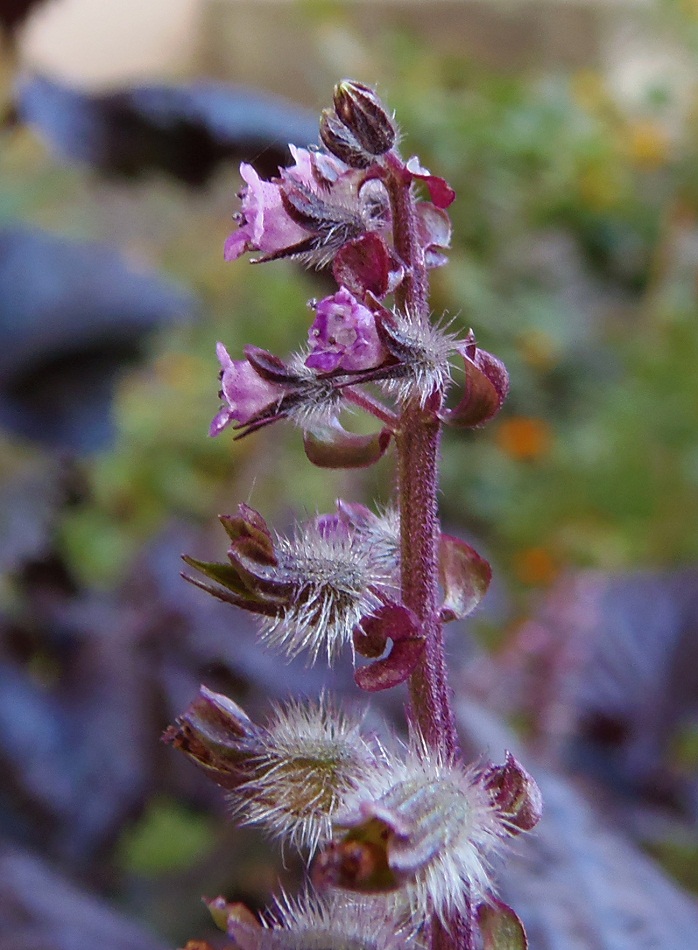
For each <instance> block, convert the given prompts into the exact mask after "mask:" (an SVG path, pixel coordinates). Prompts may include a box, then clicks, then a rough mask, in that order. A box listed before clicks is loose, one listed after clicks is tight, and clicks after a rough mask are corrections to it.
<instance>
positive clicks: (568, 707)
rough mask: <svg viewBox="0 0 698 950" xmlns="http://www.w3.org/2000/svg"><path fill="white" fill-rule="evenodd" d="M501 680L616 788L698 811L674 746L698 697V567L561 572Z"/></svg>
mask: <svg viewBox="0 0 698 950" xmlns="http://www.w3.org/2000/svg"><path fill="white" fill-rule="evenodd" d="M507 662H508V667H509V673H508V674H507V673H506V672H504V671H502V679H503V682H505V683H508V684H509V685H508V686H505V687H504V688H505V689H506V690H507V691H508V692H509V696H510V697H514V696H518V703H519V705H520V707H523V708H524V709H525V710H528V711H530V712H531V713H532V714H533V721H534V724H535V728H536V732H537V734H538V737H539V741H540V742H541V743H543V744H544V745H545V747H546V748H547V749H548V751H549V754H551V755H552V756H554V757H555V758H556V759H557V760H558V761H560V762H562V763H564V764H565V766H567V767H569V766H570V765H571V766H572V767H574V768H575V769H579V770H581V771H584V772H586V773H587V774H591V775H593V776H594V777H595V778H596V779H597V780H598V781H601V782H603V783H604V784H605V785H606V786H608V787H609V788H610V789H612V790H613V791H615V793H616V794H618V795H620V796H622V798H623V799H624V800H627V797H628V795H634V796H635V799H636V802H639V801H641V800H644V801H646V802H649V803H651V804H652V805H653V806H656V805H657V804H659V803H663V804H664V805H665V806H667V805H668V806H671V808H672V809H678V810H679V811H683V812H684V814H685V815H686V816H687V817H693V816H695V805H694V804H693V800H694V792H693V789H695V787H696V777H695V775H693V776H692V775H690V774H689V773H687V772H686V771H685V770H683V771H682V770H681V769H680V768H678V767H677V766H676V765H675V764H674V763H672V761H671V757H670V750H671V748H672V746H673V744H674V740H675V738H676V737H677V735H678V733H679V732H680V730H681V728H682V727H683V726H684V724H685V723H686V721H687V717H688V716H689V715H690V711H691V710H695V709H696V708H698V572H696V571H695V570H693V569H686V570H683V571H677V572H675V573H664V574H660V573H652V572H649V571H646V572H639V573H636V574H632V575H625V576H613V575H611V574H603V573H600V572H598V573H592V572H589V573H586V574H578V575H576V576H573V577H567V578H565V579H563V580H562V581H561V582H560V583H559V584H558V585H557V586H556V587H555V588H554V589H553V590H552V591H551V592H550V594H549V595H548V598H547V600H546V602H545V604H544V606H543V607H542V609H541V610H540V611H539V613H538V615H537V616H536V617H535V619H534V620H532V621H530V622H529V623H528V624H525V625H524V626H523V627H522V628H521V630H520V632H519V635H518V638H517V640H516V641H515V642H514V643H513V644H512V645H511V646H510V648H509V650H508V661H507Z"/></svg>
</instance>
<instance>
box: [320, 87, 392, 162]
mask: <svg viewBox="0 0 698 950" xmlns="http://www.w3.org/2000/svg"><path fill="white" fill-rule="evenodd" d="M334 107H335V111H336V113H337V116H338V117H339V119H340V120H341V122H342V123H343V124H344V125H345V126H346V127H347V129H348V130H349V131H350V132H351V134H352V135H353V136H354V138H355V139H356V141H357V142H358V143H359V145H360V146H361V147H362V148H363V149H364V150H365V151H366V152H368V153H369V155H383V154H384V153H385V152H387V151H389V150H390V149H391V148H392V147H393V145H394V144H395V138H396V129H395V123H394V122H393V119H392V117H391V116H390V115H389V114H388V112H387V111H386V109H385V106H384V105H383V103H382V102H381V100H380V99H379V98H378V96H377V95H376V93H375V92H374V91H373V89H371V87H370V86H365V85H364V84H363V83H360V82H354V81H353V80H351V79H344V80H342V82H340V83H337V85H336V86H335V87H334Z"/></svg>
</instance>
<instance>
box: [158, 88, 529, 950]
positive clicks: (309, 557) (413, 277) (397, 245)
mask: <svg viewBox="0 0 698 950" xmlns="http://www.w3.org/2000/svg"><path fill="white" fill-rule="evenodd" d="M333 102H334V106H333V108H330V109H326V110H325V111H324V112H323V114H322V117H321V121H320V139H321V141H322V144H323V146H324V150H323V149H322V148H320V149H318V148H313V149H307V150H306V149H302V148H297V147H295V146H291V154H292V157H293V164H292V165H291V166H290V167H289V168H285V169H281V170H280V172H279V176H278V178H273V179H271V180H270V181H263V180H261V179H260V178H259V176H258V175H257V173H256V171H255V170H254V169H253V168H252V167H251V166H250V165H243V166H242V167H241V174H242V177H243V180H244V182H245V186H244V187H243V189H242V191H241V193H240V198H241V201H242V210H241V211H240V212H238V213H237V214H236V216H235V220H236V223H237V229H236V230H235V231H234V232H233V234H232V235H231V236H230V237H229V238H228V241H227V242H226V246H225V257H226V259H227V260H235V259H237V258H238V257H240V256H241V255H242V254H244V253H245V252H253V253H258V254H259V255H260V256H258V257H256V258H255V259H254V262H256V263H262V262H269V261H274V260H278V259H280V258H285V257H288V258H294V259H297V260H300V261H302V262H303V263H306V264H310V265H313V266H316V267H323V268H328V269H331V271H332V274H333V276H334V278H335V280H336V282H337V285H338V287H337V290H336V291H335V292H334V293H333V294H331V295H329V296H327V297H325V298H324V299H323V300H321V301H319V302H318V301H312V302H311V309H312V310H313V312H314V314H315V317H314V321H313V323H312V325H311V326H310V328H309V331H308V343H307V347H306V348H305V349H303V350H300V351H299V352H297V353H294V354H292V355H291V356H290V357H286V358H284V359H282V358H280V357H278V356H275V355H274V354H271V353H267V352H266V351H264V350H261V349H259V348H257V347H255V346H251V345H248V346H246V347H245V349H244V359H240V360H234V359H232V358H231V357H230V355H229V354H228V351H227V350H226V348H225V347H224V346H223V344H219V345H218V359H219V362H220V367H221V368H220V374H219V375H220V392H219V395H220V399H221V408H220V410H219V411H218V413H217V414H216V416H215V417H214V420H213V423H212V424H211V429H210V434H211V435H212V436H218V435H219V434H220V433H222V432H223V431H224V430H225V429H226V428H228V427H230V428H232V429H233V430H234V431H235V432H236V438H240V437H242V436H247V435H249V434H251V433H253V432H255V431H256V430H257V429H259V428H261V427H262V426H266V425H271V424H274V423H276V422H278V421H280V420H288V421H290V422H292V423H294V424H295V425H296V426H297V427H299V428H300V429H301V430H302V432H303V444H304V447H305V450H306V455H307V457H308V459H309V461H310V462H311V463H312V464H315V465H318V466H320V467H323V468H346V467H362V466H366V465H371V464H373V463H374V462H376V461H378V459H379V458H381V457H382V456H383V455H384V454H385V453H386V452H387V451H388V450H389V449H390V447H391V446H392V445H394V451H395V468H396V492H395V494H396V498H395V502H394V507H393V508H388V509H385V510H383V511H382V512H379V513H374V512H372V511H371V510H370V509H369V508H366V507H364V506H363V505H360V504H357V503H352V502H347V501H344V500H339V501H338V502H337V508H336V511H335V512H333V513H328V514H323V515H316V516H315V517H313V518H311V519H309V520H308V521H306V522H304V523H300V524H298V525H297V527H296V530H295V532H294V533H293V534H292V535H291V536H282V535H279V534H276V533H275V532H273V530H272V529H271V528H270V527H269V526H268V525H267V523H266V521H265V520H264V518H263V516H262V515H261V514H260V513H259V512H257V511H255V510H254V509H252V508H250V507H249V506H248V505H240V506H239V508H238V513H237V514H235V515H224V516H222V517H221V523H222V525H223V527H224V529H225V531H226V533H227V535H228V538H229V542H230V546H229V549H228V559H227V561H223V562H206V561H201V560H198V559H196V558H193V557H185V562H186V563H187V565H188V566H189V567H190V568H191V569H192V570H193V571H194V572H195V575H194V576H189V577H188V579H189V580H191V581H192V582H193V583H194V584H196V585H197V586H198V587H200V588H202V589H203V590H205V591H207V592H209V593H211V594H213V595H214V596H215V597H218V598H219V599H220V600H223V601H225V602H227V603H229V604H231V605H233V606H235V607H237V608H239V609H243V610H247V611H249V612H251V613H253V614H254V615H255V616H256V618H257V621H258V624H259V633H260V645H261V647H266V648H270V649H275V650H277V651H279V652H282V653H284V654H286V655H287V656H289V657H294V656H297V655H299V654H304V655H305V656H306V657H307V658H308V660H309V662H311V663H315V662H319V661H322V660H325V661H326V662H327V663H335V662H339V661H340V660H341V659H342V658H343V657H344V656H346V654H347V648H350V650H351V653H352V654H353V657H354V661H355V664H356V669H355V673H354V679H355V682H356V684H357V686H358V687H359V688H360V689H362V690H364V691H366V692H375V691H379V690H384V689H389V688H392V687H394V686H397V685H399V684H401V683H407V684H408V688H409V696H410V706H409V709H408V715H407V725H408V729H409V735H410V742H409V747H408V748H407V749H403V752H402V753H401V754H399V755H398V754H395V752H393V751H389V750H388V749H386V748H384V747H383V746H382V745H381V744H380V743H378V742H377V741H376V740H375V739H372V738H371V737H366V736H364V735H362V733H361V723H360V721H358V720H357V721H355V720H353V719H351V718H348V717H346V716H345V715H343V714H342V712H341V710H340V709H339V708H338V706H336V705H335V704H334V703H333V702H332V701H330V699H328V698H327V697H326V696H325V695H323V696H321V697H320V700H319V702H317V703H313V702H312V701H309V700H308V701H301V700H290V701H289V703H288V704H287V706H286V707H285V708H283V709H282V708H280V707H279V708H275V709H274V710H273V711H272V713H271V715H270V718H269V719H268V721H267V722H266V723H265V724H263V725H257V724H255V723H253V722H252V721H251V720H249V719H248V718H247V717H246V715H245V713H244V711H243V710H241V709H240V708H239V707H238V706H237V705H236V704H234V703H233V702H232V701H230V700H227V699H226V698H225V697H219V696H217V695H216V694H214V693H212V692H211V691H210V690H207V689H206V688H205V687H204V688H202V692H201V693H200V695H199V697H198V698H196V699H195V700H194V702H193V704H192V706H191V707H190V708H189V710H187V711H186V712H185V713H184V714H183V715H182V716H180V717H179V718H178V720H177V722H176V723H175V725H174V726H172V727H170V729H169V730H168V731H167V733H166V734H165V738H166V739H167V741H169V742H171V743H172V744H173V745H174V746H175V747H177V748H179V749H181V750H182V751H184V752H185V753H186V754H187V755H188V756H189V758H190V759H191V760H192V761H194V762H195V764H197V765H198V766H199V767H200V768H202V769H203V770H204V771H205V772H206V773H207V774H208V775H209V776H211V777H212V778H213V779H214V781H217V782H218V783H219V784H220V785H222V786H223V787H224V788H227V789H228V790H229V793H230V795H231V803H232V805H233V808H234V812H235V816H236V817H237V818H238V819H239V820H240V821H241V822H243V823H248V824H255V825H259V826H261V827H262V828H265V829H266V830H267V832H268V833H270V834H272V835H273V836H275V837H278V838H282V839H284V840H285V841H286V842H287V843H289V844H291V845H292V846H295V847H297V848H299V849H300V850H304V851H306V853H308V855H309V858H312V856H313V854H315V857H314V858H313V859H312V864H311V869H310V870H311V879H312V881H313V883H314V885H315V888H316V891H317V894H310V895H306V896H305V897H303V898H302V899H301V900H300V901H299V902H298V903H295V904H294V903H288V900H287V901H286V904H285V905H284V908H285V909H282V911H281V912H278V911H277V913H276V915H275V916H274V915H272V916H271V917H267V918H265V919H264V920H263V921H262V922H258V920H257V918H255V917H254V915H252V914H250V912H249V911H247V910H246V909H245V908H244V907H242V905H237V904H229V903H228V902H227V901H226V900H225V899H224V898H217V899H215V900H213V901H210V902H209V907H210V908H211V910H212V913H213V916H214V919H215V920H216V922H217V923H218V924H219V925H220V926H221V927H222V928H223V929H225V930H227V933H228V935H229V936H230V937H231V938H232V939H233V941H234V946H235V947H238V948H239V947H242V948H243V950H266V948H269V950H272V948H273V950H294V948H298V947H300V946H301V945H303V946H311V945H312V946H320V945H322V946H323V947H327V948H328V950H332V948H337V950H475V947H476V946H479V945H480V937H481V936H482V935H483V934H484V933H485V930H483V928H486V929H487V934H488V938H487V939H488V940H490V936H489V935H491V934H492V933H496V932H497V926H498V917H497V915H499V914H502V915H505V916H506V920H507V926H510V927H511V926H513V927H517V926H520V922H519V921H518V918H517V917H516V915H515V914H514V912H513V911H512V910H511V909H510V908H507V907H506V905H504V904H502V903H501V902H496V901H495V898H494V897H493V884H492V880H491V875H490V864H491V858H492V856H493V855H494V854H496V853H498V852H499V851H500V850H501V848H502V845H503V843H504V842H505V840H506V839H507V838H509V837H511V836H513V835H515V834H519V833H521V832H523V831H528V830H530V829H531V828H532V827H533V826H534V825H535V824H536V822H537V820H538V818H539V816H540V807H541V802H540V794H539V792H538V790H537V787H536V785H535V782H534V781H533V779H532V778H531V776H530V775H529V774H528V773H527V772H526V771H525V770H524V769H523V768H522V767H521V766H520V765H519V763H518V762H517V761H516V759H514V757H513V756H511V755H510V754H508V755H507V760H506V762H505V763H504V764H503V765H494V764H489V765H487V766H484V767H483V766H477V767H474V766H467V765H466V764H465V763H464V762H463V757H462V752H461V749H460V745H459V739H458V733H457V728H456V721H455V716H454V712H453V707H452V703H451V692H450V688H449V685H448V672H447V666H446V656H445V649H444V625H445V624H446V623H448V622H449V621H450V620H454V619H462V618H463V617H465V616H467V615H468V614H469V613H471V612H472V610H474V609H475V608H476V607H477V605H478V603H479V601H480V599H481V598H482V597H483V596H484V594H485V593H486V591H487V587H488V585H489V582H490V577H491V570H490V567H489V565H488V564H487V562H486V561H485V560H484V558H482V557H481V556H480V555H478V554H477V552H476V551H475V550H474V549H473V548H471V547H470V545H468V544H466V543H465V542H464V541H461V540H460V539H458V538H456V537H453V536H451V535H447V534H444V533H442V531H441V526H440V523H439V516H438V472H439V452H440V443H441V434H442V428H443V426H444V425H445V424H448V425H453V426H456V427H461V428H473V427H479V426H481V425H484V424H485V423H486V422H488V421H489V420H490V419H492V418H493V417H494V416H495V415H496V414H497V413H498V412H499V410H500V408H501V406H502V403H503V402H504V399H505V397H506V394H507V391H508V376H507V373H506V370H505V368H504V366H503V364H502V363H501V362H500V361H499V360H497V359H496V357H494V356H492V355H491V354H489V353H486V352H485V351H483V350H480V349H479V348H478V346H477V343H476V340H475V337H474V335H473V333H472V331H471V332H470V333H468V334H467V336H465V337H464V338H463V339H458V338H457V337H456V336H453V335H451V334H449V333H447V332H446V331H445V329H444V328H443V326H442V324H441V323H440V321H438V320H436V321H433V320H432V317H431V314H430V310H429V271H430V269H432V268H433V267H440V266H442V265H443V264H444V263H446V258H445V257H444V254H443V251H444V250H445V248H446V247H447V246H448V243H449V239H450V221H449V218H448V215H447V213H446V209H447V208H448V206H449V205H450V204H451V202H452V201H453V199H454V197H455V194H454V192H453V190H452V189H451V188H450V186H449V185H448V184H447V182H445V181H444V180H443V179H442V178H439V177H438V176H435V175H432V174H431V173H430V172H429V171H428V170H427V169H425V168H423V167H422V165H421V164H420V163H419V161H418V159H417V158H410V159H409V160H408V161H405V160H404V159H403V158H402V157H401V155H400V153H399V150H398V145H399V133H398V128H397V125H396V124H395V120H394V118H393V116H392V115H390V114H389V113H388V112H387V111H386V109H385V106H384V105H383V103H382V102H381V100H380V99H379V97H378V96H377V95H376V93H375V92H374V91H373V90H372V89H371V88H370V87H369V86H366V85H364V84H363V83H357V82H353V81H350V80H343V81H342V82H340V83H339V84H338V85H337V86H336V87H335V90H334V97H333ZM424 191H426V192H427V193H428V197H429V200H423V196H422V197H420V193H423V192H424ZM391 298H392V307H391V306H390V299H391ZM457 356H460V357H461V359H462V361H463V364H464V366H465V372H466V379H465V384H464V386H463V391H462V393H461V395H460V398H459V399H458V400H457V401H456V405H455V407H454V408H453V409H446V408H445V397H446V393H447V390H448V389H449V388H450V387H451V385H452V378H451V361H452V359H454V358H456V357H457ZM367 387H370V388H367ZM376 387H378V388H379V389H380V390H382V396H381V398H378V396H377V395H376V392H375V389H376ZM384 400H386V401H384ZM347 407H349V408H352V409H354V410H357V409H358V410H361V411H363V412H365V413H366V414H368V415H369V416H370V417H371V418H373V419H374V421H375V420H377V421H378V422H379V423H381V425H382V428H381V429H380V430H379V431H378V432H376V433H375V434H373V435H359V434H355V433H352V432H350V431H348V430H346V429H345V428H344V427H343V426H342V424H341V422H340V415H341V413H342V411H343V409H345V408H347ZM396 509H397V517H396V516H395V510H396ZM196 575H201V576H196ZM202 577H203V579H202ZM357 657H358V658H360V661H359V662H358V663H357V662H356V661H357ZM363 661H367V662H363ZM277 906H279V905H277ZM483 908H486V910H483ZM342 921H345V922H350V923H342ZM347 928H349V929H347ZM478 928H480V933H478ZM521 933H522V934H523V930H522V929H521ZM490 944H491V940H490V943H488V946H490ZM492 947H493V950H497V945H496V943H495V944H492Z"/></svg>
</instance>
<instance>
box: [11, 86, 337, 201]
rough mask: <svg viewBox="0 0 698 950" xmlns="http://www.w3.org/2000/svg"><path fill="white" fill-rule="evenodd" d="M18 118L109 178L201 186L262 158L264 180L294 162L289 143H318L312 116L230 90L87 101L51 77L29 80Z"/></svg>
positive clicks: (185, 89)
mask: <svg viewBox="0 0 698 950" xmlns="http://www.w3.org/2000/svg"><path fill="white" fill-rule="evenodd" d="M16 107H17V112H18V114H19V116H20V118H21V119H22V120H23V121H25V122H27V123H28V124H29V125H31V126H33V127H34V128H35V129H36V130H37V132H39V134H40V135H42V136H43V137H44V138H45V139H46V141H47V142H48V143H49V145H50V146H51V147H52V148H53V150H54V151H55V152H56V153H57V154H58V155H59V156H60V157H61V158H63V159H66V160H67V161H72V162H79V163H81V164H87V165H90V166H91V167H93V168H97V169H99V170H100V171H101V172H104V173H105V174H111V175H138V174H142V173H143V172H145V171H147V170H149V169H153V168H156V169H159V170H162V171H165V172H167V173H168V174H170V175H173V176H174V177H176V178H178V179H180V180H181V181H183V182H185V183H187V184H189V185H201V184H203V183H204V182H206V180H207V179H208V178H209V177H210V175H211V174H212V172H213V171H214V169H215V168H216V166H217V165H218V163H219V162H221V161H233V160H235V159H241V158H243V159H247V160H251V159H259V161H256V165H257V168H258V170H259V171H260V173H262V174H276V173H277V171H278V167H279V165H283V164H286V162H287V161H288V152H287V144H288V143H289V142H294V143H297V144H299V145H306V144H308V143H312V142H315V141H317V136H318V125H317V118H316V117H315V115H314V114H313V113H311V112H307V111H306V110H305V109H303V108H301V107H299V106H297V105H294V104H293V103H290V102H287V101H286V100H284V99H280V98H276V97H274V96H270V95H268V94H265V93H260V92H256V91H253V90H250V89H245V88H240V87H234V86H230V85H226V84H225V83H217V82H213V81H200V82H193V83H189V84H186V85H185V84H182V85H169V86H164V85H162V86H142V87H137V88H135V89H131V90H128V91H121V92H111V93H101V94H93V95H90V94H87V93H82V92H79V91H78V90H76V89H73V88H71V87H69V86H65V85H62V84H60V83H58V82H55V81H53V80H50V79H48V78H46V77H43V76H35V77H30V78H27V79H25V80H24V81H23V82H22V83H21V84H20V86H19V88H18V91H17V103H16Z"/></svg>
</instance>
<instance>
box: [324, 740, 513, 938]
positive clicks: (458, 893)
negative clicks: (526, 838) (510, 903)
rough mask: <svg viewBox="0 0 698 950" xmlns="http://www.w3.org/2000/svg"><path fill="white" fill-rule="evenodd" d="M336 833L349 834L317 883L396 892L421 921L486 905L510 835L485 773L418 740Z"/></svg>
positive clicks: (327, 853) (355, 802)
mask: <svg viewBox="0 0 698 950" xmlns="http://www.w3.org/2000/svg"><path fill="white" fill-rule="evenodd" d="M335 828H337V829H338V830H341V831H343V834H342V835H341V837H336V838H335V840H334V842H333V844H332V845H331V846H330V847H329V848H327V849H325V850H324V851H323V852H322V853H321V854H320V855H319V856H318V858H317V860H316V862H315V866H314V873H313V877H314V880H315V882H316V884H318V885H333V886H337V887H343V888H347V889H349V890H352V891H356V892H359V893H381V892H388V893H389V892H391V891H392V892H395V893H396V895H397V896H398V897H399V898H400V899H403V900H407V901H408V902H409V905H410V907H411V911H412V915H413V917H414V919H417V920H426V919H427V918H428V917H429V916H430V915H431V914H432V913H435V914H436V915H437V916H438V917H440V918H441V919H442V920H445V919H447V918H448V917H449V916H450V915H451V914H452V913H453V912H461V913H462V912H465V910H466V908H467V905H468V901H469V900H472V901H482V900H486V899H487V897H488V895H489V893H490V891H491V884H490V871H489V868H490V859H491V857H492V856H493V854H494V853H495V852H496V851H497V850H498V849H499V848H500V847H501V843H502V841H503V839H504V838H506V837H507V836H508V835H509V834H510V829H509V827H508V823H507V821H506V819H505V818H504V816H502V814H501V813H500V812H499V811H498V810H497V808H496V807H495V805H494V803H493V801H492V798H491V795H490V793H489V792H488V789H487V787H486V786H485V784H484V782H483V777H482V773H481V772H480V771H479V770H477V769H474V768H466V767H464V766H461V765H458V764H455V765H453V764H449V763H446V762H444V761H443V760H442V758H441V757H439V756H438V755H436V754H435V753H433V752H431V751H428V750H427V749H426V748H425V746H424V743H423V741H422V740H421V739H418V738H417V739H413V742H412V747H411V749H410V751H409V753H408V755H407V757H406V758H405V760H404V761H397V760H394V759H390V761H389V767H388V766H386V768H384V769H383V770H382V772H381V773H380V774H374V775H372V776H371V782H370V784H369V785H367V786H364V787H363V788H361V789H359V791H358V792H357V793H356V794H355V795H354V796H353V797H352V799H351V800H349V801H347V803H346V806H345V807H344V808H343V809H342V810H341V811H340V813H339V814H338V815H337V817H336V820H335Z"/></svg>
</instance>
